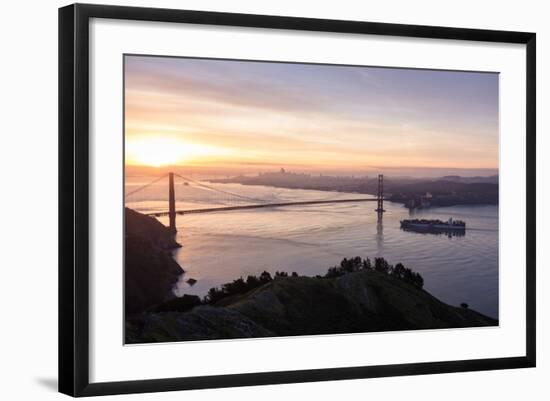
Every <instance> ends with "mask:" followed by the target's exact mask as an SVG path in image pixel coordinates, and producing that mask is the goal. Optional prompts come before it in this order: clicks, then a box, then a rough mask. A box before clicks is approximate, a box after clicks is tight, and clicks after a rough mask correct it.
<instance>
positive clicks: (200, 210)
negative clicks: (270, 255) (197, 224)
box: [147, 198, 377, 217]
mask: <svg viewBox="0 0 550 401" xmlns="http://www.w3.org/2000/svg"><path fill="white" fill-rule="evenodd" d="M376 201H377V199H376V198H356V199H333V200H316V201H301V202H281V203H260V204H257V205H242V206H222V207H215V208H206V209H190V210H176V214H180V215H182V214H194V213H212V212H223V211H228V210H242V209H259V208H265V207H279V206H298V205H321V204H326V203H350V202H376ZM168 213H169V212H167V211H166V212H156V213H147V215H148V216H155V217H161V216H168Z"/></svg>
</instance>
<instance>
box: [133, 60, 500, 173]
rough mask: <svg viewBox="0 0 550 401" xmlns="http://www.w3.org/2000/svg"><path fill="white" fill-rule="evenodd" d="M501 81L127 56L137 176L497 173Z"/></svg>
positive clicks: (491, 76) (485, 76) (484, 76)
mask: <svg viewBox="0 0 550 401" xmlns="http://www.w3.org/2000/svg"><path fill="white" fill-rule="evenodd" d="M498 96H499V94H498V74H496V73H478V72H458V71H438V70H415V69H397V68H379V67H363V66H337V65H320V64H295V63H273V62H251V61H232V60H215V59H193V58H169V57H148V56H147V57H143V56H126V58H125V143H126V148H125V149H126V150H125V152H126V155H125V156H126V163H127V164H128V165H151V166H163V165H181V166H186V165H187V166H217V167H219V168H224V167H226V168H234V167H239V168H244V169H250V170H251V171H256V170H262V169H270V168H273V167H286V168H287V169H288V168H290V169H295V170H300V171H319V172H322V171H342V172H346V171H353V172H355V173H357V172H360V171H365V172H368V171H372V170H378V171H380V170H388V171H400V172H402V173H403V174H406V173H407V172H409V173H414V171H428V170H431V169H433V170H434V171H441V172H443V171H451V170H453V171H454V170H455V169H458V170H460V169H464V171H468V172H472V173H474V172H481V171H483V172H488V173H491V172H493V173H495V172H496V171H497V169H498V121H499V117H498Z"/></svg>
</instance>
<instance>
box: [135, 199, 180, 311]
mask: <svg viewBox="0 0 550 401" xmlns="http://www.w3.org/2000/svg"><path fill="white" fill-rule="evenodd" d="M125 227H126V232H125V255H124V274H125V290H124V291H125V293H124V297H125V311H126V315H127V316H128V315H132V314H135V313H138V312H142V311H144V310H145V309H147V308H149V307H151V306H153V305H157V304H159V303H162V302H164V301H166V300H167V299H169V298H171V297H173V295H172V288H173V287H174V285H175V284H176V282H177V281H178V278H179V276H180V275H181V274H183V270H182V268H181V267H180V266H179V265H178V264H177V263H176V262H175V261H174V259H173V258H172V249H174V248H176V247H179V246H180V245H179V244H178V243H177V242H176V241H175V239H174V236H175V233H174V232H172V231H171V230H169V229H168V228H166V227H165V226H163V225H162V224H161V223H160V222H158V221H157V220H156V219H154V218H152V217H149V216H145V215H143V214H141V213H138V212H136V211H134V210H131V209H128V208H126V210H125Z"/></svg>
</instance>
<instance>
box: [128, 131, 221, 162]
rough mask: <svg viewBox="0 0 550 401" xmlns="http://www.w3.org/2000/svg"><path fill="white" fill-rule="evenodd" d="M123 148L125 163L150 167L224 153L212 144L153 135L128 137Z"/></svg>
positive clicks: (196, 159)
mask: <svg viewBox="0 0 550 401" xmlns="http://www.w3.org/2000/svg"><path fill="white" fill-rule="evenodd" d="M125 148H126V151H125V153H126V162H127V163H129V164H134V165H142V166H151V167H163V166H173V165H181V164H184V163H189V162H191V161H198V160H200V159H204V158H208V157H211V156H215V155H220V154H223V153H225V152H224V151H223V150H221V149H218V148H214V147H212V146H207V145H201V144H196V143H189V142H185V141H183V140H180V139H176V138H171V137H162V136H153V135H152V136H145V137H138V138H132V139H128V140H127V141H126V145H125Z"/></svg>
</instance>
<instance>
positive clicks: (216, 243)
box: [126, 180, 498, 317]
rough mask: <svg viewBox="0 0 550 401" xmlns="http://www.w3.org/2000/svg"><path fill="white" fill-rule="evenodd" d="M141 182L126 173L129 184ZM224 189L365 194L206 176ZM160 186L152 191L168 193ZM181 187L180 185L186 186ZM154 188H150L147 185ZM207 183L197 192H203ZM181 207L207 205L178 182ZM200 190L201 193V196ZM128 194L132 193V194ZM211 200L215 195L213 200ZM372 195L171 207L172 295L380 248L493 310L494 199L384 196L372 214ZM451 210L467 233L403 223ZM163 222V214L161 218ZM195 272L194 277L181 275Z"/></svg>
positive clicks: (286, 194) (455, 298) (436, 288)
mask: <svg viewBox="0 0 550 401" xmlns="http://www.w3.org/2000/svg"><path fill="white" fill-rule="evenodd" d="M139 184H140V182H138V181H135V180H134V181H132V180H127V186H126V190H127V192H129V191H130V190H132V188H134V187H136V186H138V185H139ZM209 185H212V186H214V187H216V188H220V189H223V190H226V191H230V192H235V193H238V194H243V195H246V196H251V197H255V198H261V199H266V200H273V201H283V202H285V201H293V200H296V201H303V200H314V199H338V198H340V199H344V198H345V199H349V198H354V197H357V198H364V197H365V195H363V194H345V193H334V192H324V191H310V190H291V189H279V188H271V187H262V186H244V185H240V184H209ZM165 188H166V187H165V186H162V187H161V186H159V188H158V191H157V195H158V194H159V193H162V194H163V195H164V194H166V189H165ZM186 191H187V192H186ZM152 192H153V193H154V192H155V191H154V190H152ZM203 192H204V191H203ZM176 193H178V194H179V195H178V199H180V198H181V199H185V202H183V201H179V200H178V202H177V208H178V209H180V208H181V209H189V208H200V207H208V206H223V202H222V203H220V204H219V205H212V201H213V199H214V194H212V199H211V200H209V199H205V195H204V193H201V194H195V193H194V192H193V190H192V188H187V187H184V186H183V185H182V186H180V187H178V188H176ZM206 198H208V197H207V196H206ZM129 199H132V198H129ZM158 199H160V196H156V197H155V195H154V194H153V195H150V196H149V197H148V198H147V197H145V198H144V199H139V200H133V201H128V202H127V206H129V207H132V208H134V209H136V210H138V211H142V212H150V211H154V210H166V208H167V205H166V204H167V202H166V201H165V200H158ZM216 202H220V201H219V200H217V201H216ZM375 205H376V203H375V202H357V203H341V204H323V205H307V206H286V207H277V208H263V209H250V210H236V211H226V212H214V213H207V214H190V215H184V216H177V219H176V221H177V228H178V234H177V240H178V242H179V243H180V244H182V245H183V247H182V248H181V249H179V250H177V251H176V252H175V253H174V256H175V258H176V260H177V261H178V263H179V264H180V265H181V266H182V268H183V269H184V270H185V274H184V275H183V276H182V279H181V280H180V282H179V283H178V287H177V288H176V289H175V292H176V294H177V295H182V294H196V295H201V296H202V295H205V294H206V292H207V291H208V289H210V288H211V287H214V286H219V285H220V284H223V283H225V282H228V281H232V280H234V279H235V278H238V277H241V276H243V277H246V276H247V275H249V274H259V273H261V272H262V271H264V270H267V271H269V272H271V273H274V272H275V271H277V270H282V271H287V272H293V271H295V272H297V273H299V274H300V275H308V276H314V275H317V274H324V273H325V272H326V271H327V269H328V268H329V267H330V266H333V265H338V264H339V263H340V261H341V260H342V258H344V257H353V256H361V257H370V258H371V259H372V258H374V257H377V256H383V257H384V258H386V259H387V260H388V261H389V262H390V263H392V264H396V263H398V262H401V263H403V264H404V265H405V266H406V267H410V268H412V269H413V270H415V271H418V272H420V273H421V274H422V276H423V277H424V283H425V284H424V288H425V289H426V290H427V291H429V292H430V293H431V294H433V295H434V296H436V297H437V298H439V299H441V300H442V301H444V302H446V303H449V304H451V305H459V304H460V303H462V302H466V303H468V304H469V305H470V307H471V308H472V309H475V310H477V311H479V312H481V313H484V314H486V315H489V316H492V317H498V206H453V207H441V208H430V209H424V210H417V211H414V212H409V210H408V209H406V208H405V207H403V206H402V205H400V204H394V203H390V202H385V203H384V207H385V209H386V213H384V214H383V217H382V219H381V220H378V218H377V213H376V212H374V209H375V207H376V206H375ZM410 217H415V218H416V217H418V218H428V219H432V218H439V219H442V220H447V219H448V218H449V217H453V218H457V219H461V220H464V221H466V225H467V230H466V235H464V236H453V237H448V236H446V235H434V234H421V233H415V232H406V231H403V230H401V229H400V225H399V221H400V220H401V219H404V218H410ZM159 220H160V221H161V222H163V223H164V224H167V218H159ZM189 278H194V279H195V280H197V283H196V284H195V285H193V286H190V285H189V284H187V283H186V280H187V279H189Z"/></svg>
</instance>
